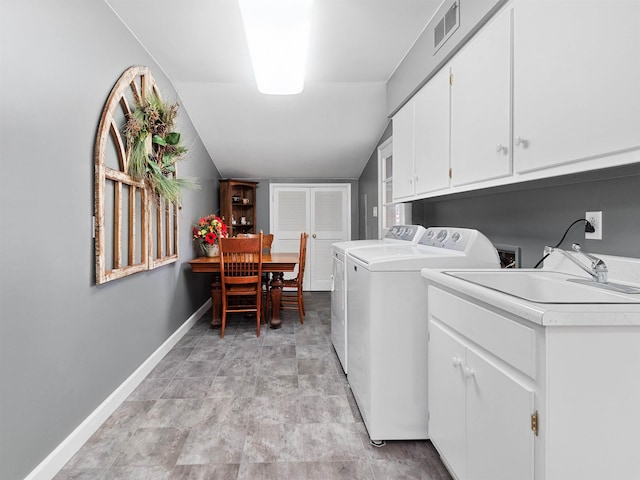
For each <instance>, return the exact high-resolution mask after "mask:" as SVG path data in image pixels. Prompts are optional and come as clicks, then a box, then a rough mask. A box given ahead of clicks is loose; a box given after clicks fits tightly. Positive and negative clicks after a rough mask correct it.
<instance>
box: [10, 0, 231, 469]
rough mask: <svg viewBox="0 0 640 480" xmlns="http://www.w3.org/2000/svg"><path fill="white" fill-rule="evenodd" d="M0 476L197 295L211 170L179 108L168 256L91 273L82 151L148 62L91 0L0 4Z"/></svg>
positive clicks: (211, 200) (27, 460) (114, 380)
mask: <svg viewBox="0 0 640 480" xmlns="http://www.w3.org/2000/svg"><path fill="white" fill-rule="evenodd" d="M0 10H1V12H0V35H1V38H0V40H1V41H0V48H1V52H0V54H1V55H0V58H1V61H0V69H1V73H0V79H1V85H0V112H1V119H0V145H1V148H0V155H1V165H2V176H1V179H0V182H1V187H0V230H1V235H0V309H1V315H0V478H2V479H3V480H15V479H21V478H24V477H25V476H26V475H27V474H28V473H29V472H30V471H31V470H33V468H35V467H36V466H37V465H38V464H39V463H40V462H41V461H42V460H43V459H44V458H45V457H46V456H47V455H48V454H49V453H51V452H52V450H53V449H54V448H56V447H57V446H58V445H59V444H60V442H61V441H63V440H64V439H65V438H66V437H67V436H68V435H69V434H70V433H71V432H72V431H73V430H74V429H75V428H76V427H77V426H78V425H79V424H80V423H81V422H82V421H83V420H84V419H85V418H86V417H87V416H88V415H89V414H90V413H91V412H92V411H93V410H94V409H95V408H96V407H97V406H98V405H100V403H102V402H103V401H104V400H105V399H106V398H107V396H108V395H110V394H111V393H112V392H113V391H114V390H115V389H116V388H117V387H118V386H119V385H120V384H121V383H122V382H123V381H124V380H125V379H126V378H127V377H128V376H129V375H130V374H131V373H132V372H133V371H134V370H135V369H136V368H137V367H139V366H140V364H141V363H142V362H143V361H144V360H145V359H146V358H147V357H148V356H149V355H150V354H151V353H152V352H153V351H154V350H155V349H156V348H157V347H158V346H159V345H161V344H162V343H163V342H164V341H165V340H166V339H167V338H168V337H169V336H170V335H171V334H172V333H173V332H174V331H175V330H176V329H177V328H178V327H179V326H180V325H181V324H182V323H184V321H185V320H187V318H189V316H190V315H192V314H193V313H194V312H195V311H196V310H197V309H198V308H199V307H200V306H201V305H202V304H203V303H204V302H206V301H207V299H208V297H209V291H208V288H207V285H208V279H205V278H204V277H199V276H196V275H194V274H193V273H192V272H191V270H190V268H189V265H188V264H186V263H184V262H186V261H188V260H189V259H191V258H193V256H194V249H193V245H192V242H191V239H190V226H191V223H192V222H194V221H195V220H196V219H197V218H198V217H199V216H201V215H204V214H207V213H209V212H212V211H214V210H215V209H216V208H217V207H218V193H217V184H218V182H217V179H218V177H219V174H218V172H217V169H216V168H215V166H214V165H213V163H212V161H211V158H210V157H209V156H208V154H207V153H206V151H205V149H204V147H203V145H202V143H201V141H200V139H199V137H198V135H197V133H196V131H195V130H194V128H193V126H192V124H191V122H190V120H189V118H188V116H187V115H186V112H185V111H184V110H183V109H180V113H179V116H178V122H179V125H180V131H181V132H182V134H183V140H184V143H185V145H187V146H189V147H190V153H189V157H188V160H186V161H185V162H183V163H181V165H180V172H181V175H183V176H194V177H198V178H199V180H200V183H201V185H202V189H201V190H199V191H192V192H188V193H187V194H186V195H185V198H184V203H183V208H182V210H181V212H180V234H181V237H180V245H179V248H180V252H181V255H180V261H179V262H177V263H175V264H172V265H169V266H164V267H161V268H158V269H156V270H153V271H150V272H144V273H137V274H135V275H133V276H129V277H126V278H124V279H120V280H116V281H113V282H110V283H107V284H105V285H102V286H99V287H98V286H96V285H95V283H94V245H93V240H92V238H91V217H92V215H93V148H94V140H95V136H96V130H97V126H98V122H99V119H100V115H101V112H102V109H103V107H104V104H105V101H106V99H107V96H108V95H109V92H110V90H111V88H112V86H113V85H114V83H115V82H116V80H117V79H118V77H119V76H120V74H121V73H122V72H123V71H124V70H125V69H126V68H128V67H129V66H131V65H148V66H150V67H151V70H152V73H153V75H154V77H155V78H156V80H157V81H158V83H159V87H160V90H161V92H162V93H163V95H164V97H165V98H172V97H173V98H175V97H176V94H175V91H174V90H173V88H172V86H171V83H170V82H169V81H168V79H167V78H166V77H165V76H164V75H163V73H162V72H161V70H160V69H159V68H158V67H157V65H156V64H155V63H154V62H153V60H152V58H151V57H150V56H149V55H148V54H147V53H146V51H145V50H144V49H143V48H142V47H141V46H140V44H139V43H138V42H137V41H136V40H135V39H134V37H133V36H132V35H131V34H130V32H129V31H128V30H127V29H126V28H125V27H124V26H123V25H122V24H121V22H120V21H119V20H118V18H117V17H116V16H115V15H114V14H113V12H112V11H111V9H110V8H109V7H108V6H107V5H106V4H105V3H104V2H103V1H102V0H82V1H80V0H76V1H71V0H58V1H56V2H51V1H49V0H39V1H22V0H5V1H3V2H2V3H1V4H0Z"/></svg>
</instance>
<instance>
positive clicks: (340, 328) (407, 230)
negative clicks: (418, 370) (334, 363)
mask: <svg viewBox="0 0 640 480" xmlns="http://www.w3.org/2000/svg"><path fill="white" fill-rule="evenodd" d="M426 231H427V230H426V229H425V228H424V227H423V226H421V225H395V226H393V227H391V228H390V229H389V231H388V232H387V234H386V235H385V237H384V238H383V239H375V240H352V241H348V242H336V243H334V244H332V245H331V249H332V252H331V253H332V255H331V257H332V263H333V265H332V267H333V274H332V276H331V280H332V283H331V341H332V343H333V347H334V348H335V350H336V353H337V355H338V358H339V359H340V364H341V365H342V370H344V373H347V311H346V301H347V277H346V270H345V268H344V263H345V255H346V254H347V252H349V251H351V250H353V249H355V248H364V247H372V246H378V245H387V244H388V245H396V244H397V245H415V244H416V243H418V240H420V238H422V235H424V233H425V232H426Z"/></svg>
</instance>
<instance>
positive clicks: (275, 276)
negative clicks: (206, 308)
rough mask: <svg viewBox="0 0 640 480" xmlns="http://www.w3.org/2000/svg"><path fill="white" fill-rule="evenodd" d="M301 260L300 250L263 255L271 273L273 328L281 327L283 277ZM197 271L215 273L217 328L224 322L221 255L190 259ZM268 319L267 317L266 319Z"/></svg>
mask: <svg viewBox="0 0 640 480" xmlns="http://www.w3.org/2000/svg"><path fill="white" fill-rule="evenodd" d="M298 261H299V253H298V252H273V253H264V254H263V255H262V271H263V272H264V273H269V274H271V279H270V281H269V295H271V321H270V326H271V328H279V327H280V325H282V320H280V300H281V299H282V278H283V275H284V272H293V271H294V270H295V268H296V265H297V264H298ZM189 265H191V269H192V270H193V271H194V272H195V273H213V274H214V279H213V283H212V284H211V302H212V304H213V305H212V306H213V315H212V317H213V318H212V319H211V325H212V326H213V327H214V328H216V327H219V326H220V325H221V324H222V289H221V285H220V257H198V258H194V259H193V260H191V261H189ZM265 321H266V319H265Z"/></svg>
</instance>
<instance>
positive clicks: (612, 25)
mask: <svg viewBox="0 0 640 480" xmlns="http://www.w3.org/2000/svg"><path fill="white" fill-rule="evenodd" d="M514 14H515V17H514V136H515V137H516V138H515V140H516V145H515V147H514V167H515V170H516V172H527V171H534V170H539V169H543V168H546V167H550V166H555V165H561V164H566V163H569V162H576V161H578V160H585V159H589V158H591V159H595V158H597V157H602V156H605V155H607V154H610V153H612V152H616V151H622V150H628V149H633V148H638V147H639V146H640V61H638V59H639V58H640V28H639V23H638V20H639V19H640V2H637V1H607V0H598V1H589V2H576V1H570V0H562V1H554V2H541V1H539V0H522V1H520V2H517V3H515V8H514ZM605 161H606V160H605ZM608 165H611V163H610V162H609V163H608ZM597 166H607V163H603V164H600V165H597ZM597 166H595V167H596V168H597Z"/></svg>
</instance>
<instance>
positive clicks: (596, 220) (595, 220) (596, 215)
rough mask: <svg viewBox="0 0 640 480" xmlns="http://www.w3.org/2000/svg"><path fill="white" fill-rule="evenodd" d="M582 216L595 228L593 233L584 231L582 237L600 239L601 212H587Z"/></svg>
mask: <svg viewBox="0 0 640 480" xmlns="http://www.w3.org/2000/svg"><path fill="white" fill-rule="evenodd" d="M584 218H586V219H587V220H588V221H589V223H591V225H593V228H594V229H595V232H593V233H589V232H585V234H584V238H586V239H588V240H602V212H587V213H585V214H584Z"/></svg>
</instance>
